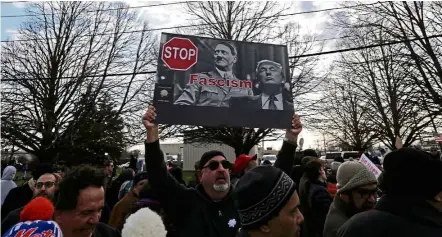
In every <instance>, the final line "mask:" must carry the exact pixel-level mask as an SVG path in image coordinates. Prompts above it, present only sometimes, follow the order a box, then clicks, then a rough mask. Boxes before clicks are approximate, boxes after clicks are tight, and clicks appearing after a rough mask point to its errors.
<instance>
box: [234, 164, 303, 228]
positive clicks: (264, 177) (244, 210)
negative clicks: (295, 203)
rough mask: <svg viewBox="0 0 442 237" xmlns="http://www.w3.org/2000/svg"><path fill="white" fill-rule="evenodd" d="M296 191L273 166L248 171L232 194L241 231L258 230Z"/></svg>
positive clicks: (293, 184) (289, 181) (290, 181)
mask: <svg viewBox="0 0 442 237" xmlns="http://www.w3.org/2000/svg"><path fill="white" fill-rule="evenodd" d="M295 188H296V184H295V182H294V181H293V180H292V179H291V178H290V177H289V176H288V175H287V174H285V173H284V172H283V171H281V170H280V169H278V168H276V167H274V166H267V165H266V166H258V167H256V168H253V169H251V170H250V171H249V172H247V173H246V174H245V175H244V176H243V177H242V178H241V179H240V180H239V182H238V184H237V185H236V188H235V189H234V191H233V198H234V201H235V206H236V208H237V210H238V213H239V219H240V221H241V225H242V228H243V229H246V230H254V229H258V228H259V227H260V226H262V225H264V224H267V223H268V222H269V221H270V220H271V219H273V218H274V217H276V216H278V215H279V212H280V211H281V209H282V208H283V207H284V205H285V204H286V203H287V202H288V200H289V199H290V198H291V196H292V195H293V193H294V192H295ZM250 194H253V195H250Z"/></svg>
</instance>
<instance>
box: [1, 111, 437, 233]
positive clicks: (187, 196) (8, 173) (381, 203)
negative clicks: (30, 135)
mask: <svg viewBox="0 0 442 237" xmlns="http://www.w3.org/2000/svg"><path fill="white" fill-rule="evenodd" d="M155 118H156V112H155V108H154V107H152V106H151V107H149V109H148V110H147V112H146V113H145V115H144V117H143V123H144V126H145V127H146V131H147V132H146V139H145V155H146V159H145V161H146V167H145V171H140V170H137V169H136V168H133V167H131V168H126V169H124V170H123V171H122V172H121V173H120V174H119V175H118V176H116V177H114V178H112V175H113V173H114V170H115V167H114V164H113V162H112V161H106V162H104V163H103V165H101V166H100V167H94V166H92V165H81V166H77V167H71V168H70V169H69V170H64V172H59V171H56V170H54V167H53V166H52V165H51V164H39V165H38V166H37V167H35V169H34V170H33V171H32V178H31V179H29V180H28V181H27V182H26V183H25V184H23V185H21V186H18V187H16V185H15V183H14V184H13V183H11V182H9V181H11V180H13V177H14V175H15V172H16V170H15V168H14V167H6V168H5V170H4V172H3V176H2V183H1V188H2V190H1V191H2V208H1V215H2V228H1V232H2V236H7V237H9V236H54V237H55V236H66V237H91V236H93V237H105V236H106V237H114V236H123V237H129V236H131V237H143V236H144V237H151V236H156V237H165V236H168V237H175V236H177V237H180V236H184V237H190V236H192V237H197V236H201V237H235V236H237V237H248V236H249V237H261V236H263V237H265V236H268V237H361V236H362V237H364V236H367V237H368V236H370V237H372V236H381V237H382V236H401V237H408V236H410V237H411V236H413V237H414V236H422V237H440V236H442V161H441V160H440V159H435V158H434V156H433V155H432V154H430V153H426V152H423V151H420V150H417V149H414V148H401V149H398V150H395V151H392V152H390V153H388V154H387V155H386V156H385V158H384V162H383V166H382V169H383V173H382V174H381V176H380V177H378V178H377V177H376V176H375V175H374V174H373V173H372V172H371V171H370V170H369V169H368V168H367V167H366V166H365V165H364V164H362V163H360V162H359V161H358V160H357V159H356V160H351V161H345V162H333V163H332V164H331V166H330V168H331V169H330V170H327V169H326V164H325V161H323V160H321V159H320V158H319V156H318V155H317V154H316V152H315V151H314V150H309V149H308V150H304V152H303V155H302V157H299V156H295V152H296V149H297V140H298V135H299V133H300V132H301V131H302V124H301V121H300V119H299V117H298V116H294V117H293V120H292V129H287V131H286V134H285V138H284V141H283V144H282V147H281V149H280V151H279V153H278V155H277V160H276V162H275V163H274V165H259V164H258V162H257V157H256V156H248V155H246V154H243V155H240V156H239V157H237V158H236V159H235V162H234V163H233V164H232V163H230V162H229V161H228V160H227V158H226V156H225V155H224V154H223V153H222V152H220V151H216V150H212V151H207V152H206V153H204V154H203V155H202V157H201V158H200V160H199V161H198V162H197V163H196V164H195V174H194V176H192V178H191V180H190V182H189V183H186V182H185V181H184V180H183V176H182V171H181V169H180V168H179V167H171V166H169V165H168V163H166V162H165V159H164V153H163V152H162V151H161V149H160V142H159V137H158V133H159V132H158V125H157V124H154V123H153V122H152V121H154V120H155Z"/></svg>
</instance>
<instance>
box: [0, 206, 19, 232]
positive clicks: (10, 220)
mask: <svg viewBox="0 0 442 237" xmlns="http://www.w3.org/2000/svg"><path fill="white" fill-rule="evenodd" d="M23 208H24V207H20V208H17V209H15V210H13V211H11V212H9V214H8V215H7V216H6V217H5V218H3V219H2V231H1V232H2V236H3V235H4V234H5V233H6V232H7V231H8V230H9V229H10V228H11V227H13V226H14V225H15V224H17V223H19V222H20V212H21V210H23Z"/></svg>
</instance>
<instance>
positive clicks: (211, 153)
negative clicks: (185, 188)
mask: <svg viewBox="0 0 442 237" xmlns="http://www.w3.org/2000/svg"><path fill="white" fill-rule="evenodd" d="M215 156H222V157H224V158H226V156H225V155H224V153H222V152H221V151H216V150H213V151H208V152H205V153H204V154H203V155H202V156H201V159H200V162H199V169H202V168H203V167H204V165H205V164H206V163H207V161H209V160H211V159H212V158H213V157H215Z"/></svg>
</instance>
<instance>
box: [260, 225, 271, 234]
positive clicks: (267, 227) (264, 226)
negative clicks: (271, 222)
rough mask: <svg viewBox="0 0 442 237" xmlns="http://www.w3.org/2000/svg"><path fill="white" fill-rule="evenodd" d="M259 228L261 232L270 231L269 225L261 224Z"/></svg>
mask: <svg viewBox="0 0 442 237" xmlns="http://www.w3.org/2000/svg"><path fill="white" fill-rule="evenodd" d="M259 229H260V230H261V232H263V233H270V227H269V226H268V225H262V226H260V227H259Z"/></svg>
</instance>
